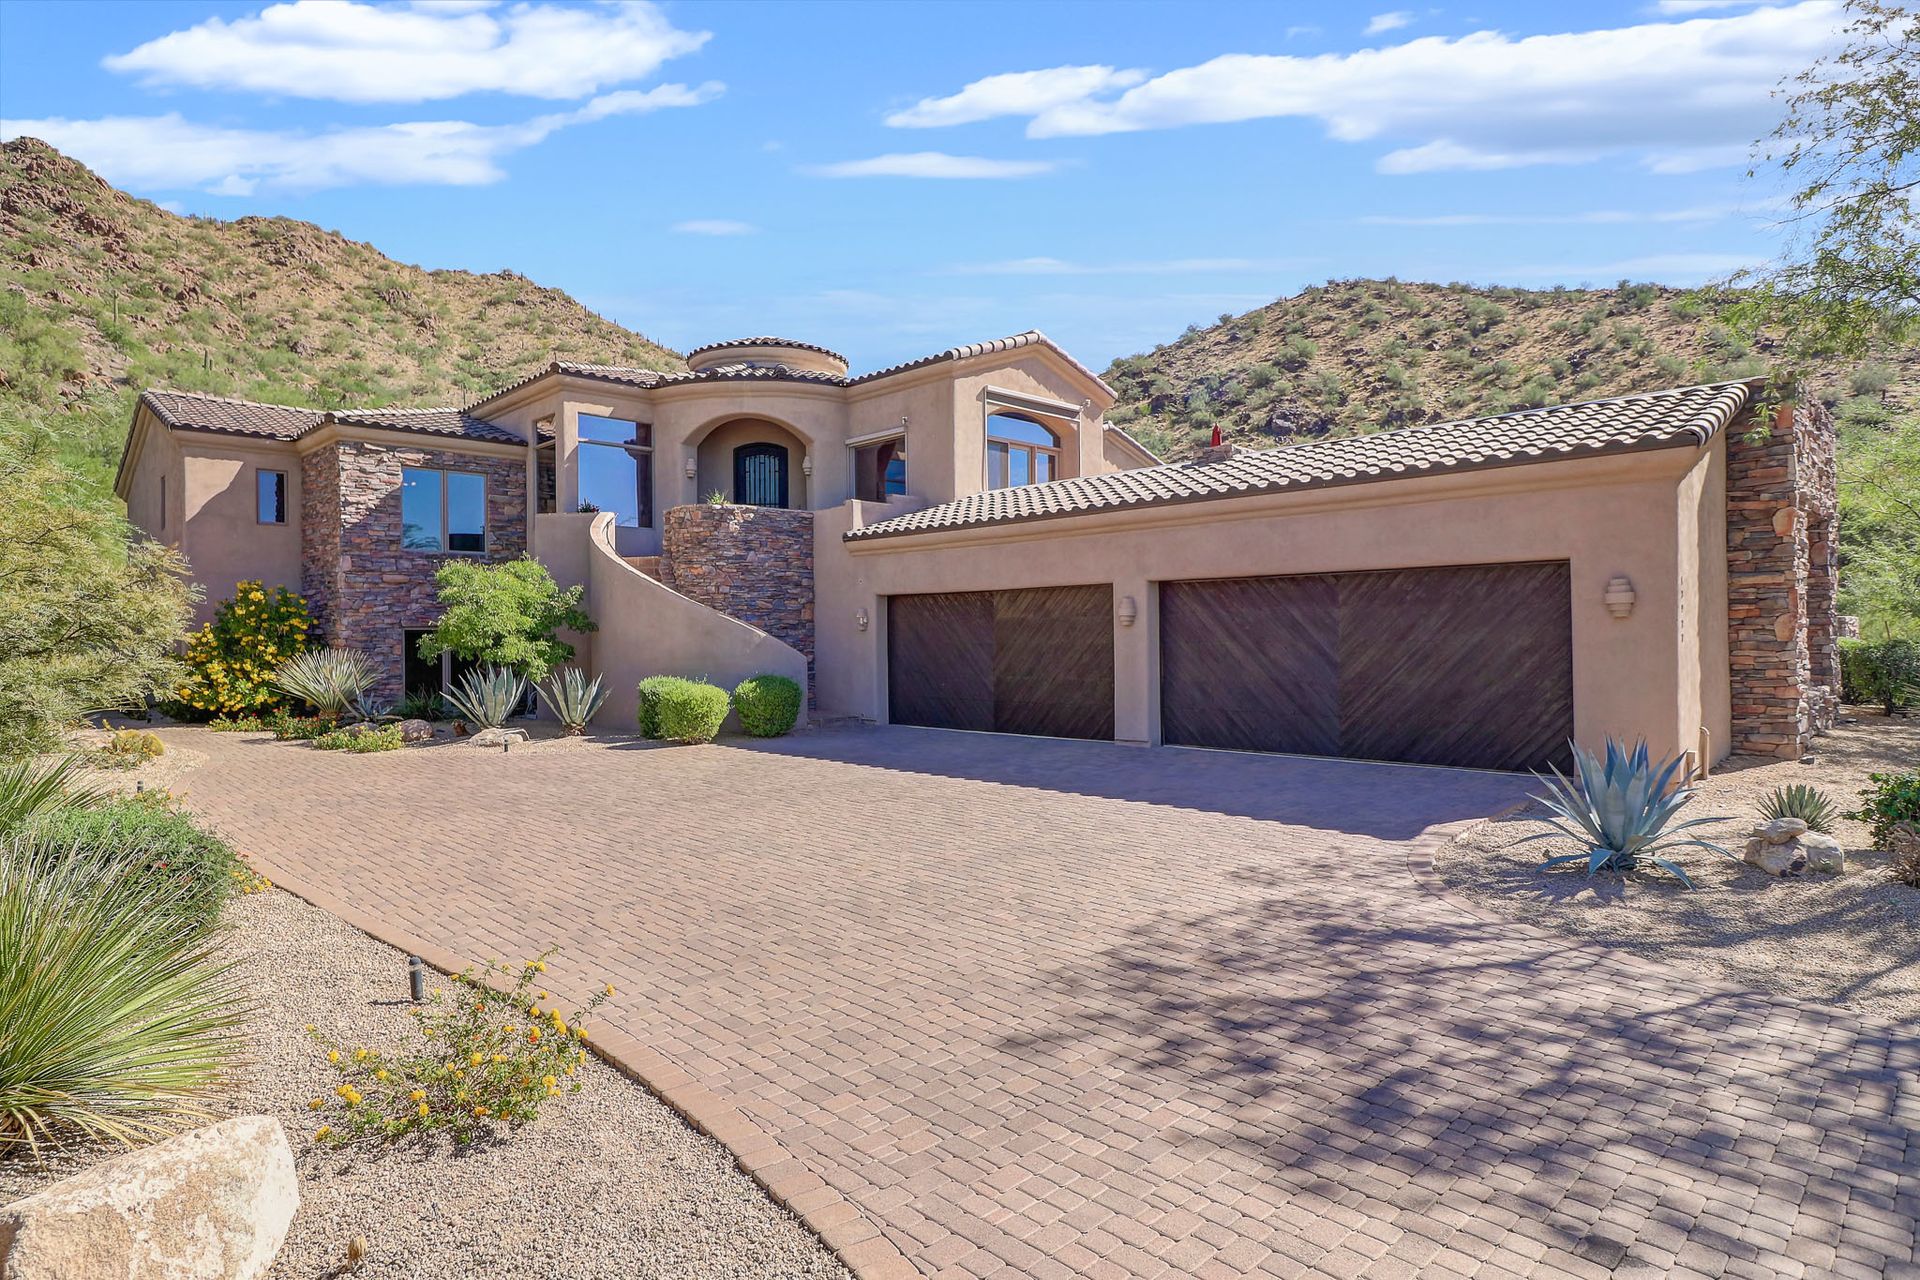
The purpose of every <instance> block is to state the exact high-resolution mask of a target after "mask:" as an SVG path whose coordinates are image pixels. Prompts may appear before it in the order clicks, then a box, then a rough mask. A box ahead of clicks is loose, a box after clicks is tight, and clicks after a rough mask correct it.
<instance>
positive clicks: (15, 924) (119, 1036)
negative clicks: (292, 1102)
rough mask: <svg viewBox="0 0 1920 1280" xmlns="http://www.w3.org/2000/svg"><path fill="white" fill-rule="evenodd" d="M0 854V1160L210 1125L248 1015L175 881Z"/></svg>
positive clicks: (86, 858) (22, 848) (74, 856)
mask: <svg viewBox="0 0 1920 1280" xmlns="http://www.w3.org/2000/svg"><path fill="white" fill-rule="evenodd" d="M44 853H45V851H44V850H40V851H39V853H36V852H35V850H33V849H32V848H31V847H29V846H28V845H27V844H25V843H24V842H20V841H10V842H8V843H7V845H5V846H4V847H0V1156H5V1155H10V1154H13V1153H14V1152H15V1151H18V1150H19V1149H21V1148H23V1147H24V1148H26V1149H28V1150H29V1151H31V1152H33V1153H34V1154H36V1155H37V1154H38V1153H39V1151H40V1148H41V1144H42V1143H44V1142H48V1141H54V1142H59V1141H62V1140H64V1139H67V1138H71V1137H80V1138H86V1139H105V1140H110V1141H117V1142H124V1143H127V1144H129V1145H131V1144H133V1143H136V1142H139V1141H143V1140H146V1139H149V1138H153V1137H158V1136H162V1135H164V1134H166V1133H169V1132H172V1131H174V1130H175V1129H177V1128H179V1127H180V1126H181V1124H182V1123H183V1122H185V1121H188V1120H192V1119H198V1118H202V1117H204V1116H206V1115H207V1114H208V1112H207V1110H206V1108H205V1107H204V1106H203V1105H202V1099H203V1098H204V1097H205V1096H206V1095H207V1094H209V1093H211V1092H212V1091H213V1090H214V1089H216V1088H217V1087H219V1085H220V1083H221V1081H222V1080H223V1078H224V1076H225V1074H226V1070H227V1067H228V1064H229V1063H231V1062H232V1060H233V1059H234V1057H235V1056H236V1055H237V1054H238V1053H239V1051H240V1048H241V1036H240V1032H239V1025H240V1022H241V1019H242V1018H243V1017H244V1016H245V1010H244V1009H243V1007H242V1006H241V1004H240V1002H239V988H238V984H237V983H236V981H235V979H234V978H233V975H232V972H231V968H230V966H229V965H228V964H225V963H222V962H221V961H219V960H218V959H217V958H216V956H215V951H214V946H215V944H214V942H213V941H212V940H211V939H210V937H209V936H208V935H206V934H204V933H202V932H200V931H199V930H198V929H196V928H195V927H194V926H193V925H192V923H191V922H190V921H189V920H188V919H187V915H188V913H187V912H186V911H185V910H183V909H175V908H176V906H178V905H179V904H175V903H174V902H173V901H172V899H171V896H170V895H173V894H176V893H181V892H184V891H185V890H184V889H183V888H182V887H180V886H179V882H172V883H170V882H168V881H166V880H164V879H155V878H154V877H152V876H147V875H142V874H141V871H142V868H141V867H140V866H139V865H138V863H137V862H129V861H126V860H106V861H103V860H101V859H99V858H97V857H94V856H90V855H89V854H88V852H87V851H86V850H85V849H74V850H71V851H68V852H66V853H64V854H62V855H61V856H58V857H52V858H49V857H46V856H43V855H44Z"/></svg>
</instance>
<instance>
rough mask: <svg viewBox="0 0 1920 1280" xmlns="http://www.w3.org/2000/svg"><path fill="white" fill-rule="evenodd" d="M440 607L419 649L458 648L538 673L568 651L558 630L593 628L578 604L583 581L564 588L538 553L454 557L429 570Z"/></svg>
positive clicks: (472, 657)
mask: <svg viewBox="0 0 1920 1280" xmlns="http://www.w3.org/2000/svg"><path fill="white" fill-rule="evenodd" d="M434 581H435V582H436V583H438V584H439V589H440V604H441V607H442V609H443V612H442V613H441V614H440V618H439V621H437V622H435V623H434V627H433V630H432V631H431V632H429V633H428V634H426V635H425V636H422V637H421V639H420V656H421V657H423V658H434V657H438V656H439V655H440V654H442V653H456V654H458V655H460V656H461V657H463V658H466V659H468V660H469V661H472V662H480V663H486V664H488V665H490V666H495V667H507V668H510V669H512V670H514V671H517V672H519V673H520V674H521V675H523V676H526V677H527V678H528V679H529V680H539V679H541V678H543V677H544V676H545V675H546V674H547V673H548V672H549V671H551V670H553V669H554V668H555V667H557V666H559V665H560V664H561V663H563V662H565V661H567V659H569V658H571V657H573V646H572V645H570V644H568V643H566V642H565V641H564V640H561V639H560V638H559V636H558V633H559V632H560V631H563V630H564V631H592V630H594V629H595V627H594V622H593V619H592V618H589V617H588V616H587V615H586V613H585V611H584V610H582V609H581V608H580V598H581V596H582V595H583V594H584V593H585V590H586V589H585V588H584V587H578V586H575V587H568V588H567V589H566V590H564V591H562V590H561V589H560V587H559V586H558V585H557V584H556V583H555V582H554V580H553V575H552V574H550V573H548V572H547V568H546V566H545V565H543V564H541V563H540V562H539V561H538V560H533V559H530V558H529V559H520V560H509V561H507V562H506V563H504V564H479V563H476V562H474V561H471V560H453V561H449V562H448V563H446V564H444V565H442V566H441V567H440V569H439V571H438V572H437V573H435V574H434Z"/></svg>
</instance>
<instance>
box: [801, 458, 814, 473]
mask: <svg viewBox="0 0 1920 1280" xmlns="http://www.w3.org/2000/svg"><path fill="white" fill-rule="evenodd" d="M800 474H801V475H803V476H810V475H812V474H813V455H812V454H810V453H809V454H804V455H802V456H801V459H800Z"/></svg>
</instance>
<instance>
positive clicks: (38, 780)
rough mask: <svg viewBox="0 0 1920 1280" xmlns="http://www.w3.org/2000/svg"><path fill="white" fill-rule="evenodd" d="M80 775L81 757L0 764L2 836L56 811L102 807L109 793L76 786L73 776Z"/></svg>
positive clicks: (98, 789) (0, 820)
mask: <svg viewBox="0 0 1920 1280" xmlns="http://www.w3.org/2000/svg"><path fill="white" fill-rule="evenodd" d="M79 771H80V759H79V757H78V756H67V757H65V758H64V759H60V760H53V761H47V762H42V761H39V760H35V759H34V758H33V757H31V756H28V757H26V758H25V759H22V760H18V761H15V762H14V763H12V764H0V833H4V832H8V831H12V830H13V829H14V828H16V827H19V826H21V825H22V824H24V823H26V822H27V821H28V820H29V819H31V818H37V817H39V816H40V815H41V814H43V813H49V812H51V811H53V810H55V809H86V808H91V807H92V806H93V805H96V804H98V803H100V801H101V800H102V799H104V798H105V796H106V792H104V791H102V790H101V789H100V788H98V787H93V786H81V785H77V784H76V783H75V782H74V775H75V774H77V773H78V772H79Z"/></svg>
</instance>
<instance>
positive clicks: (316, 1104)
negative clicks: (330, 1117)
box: [307, 1098, 327, 1111]
mask: <svg viewBox="0 0 1920 1280" xmlns="http://www.w3.org/2000/svg"><path fill="white" fill-rule="evenodd" d="M326 1105H327V1100H326V1099H325V1098H315V1099H314V1100H313V1101H311V1102H309V1103H308V1104H307V1110H309V1111H318V1110H319V1109H320V1108H322V1107H324V1106H326Z"/></svg>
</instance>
